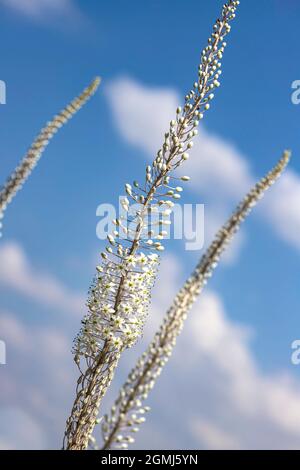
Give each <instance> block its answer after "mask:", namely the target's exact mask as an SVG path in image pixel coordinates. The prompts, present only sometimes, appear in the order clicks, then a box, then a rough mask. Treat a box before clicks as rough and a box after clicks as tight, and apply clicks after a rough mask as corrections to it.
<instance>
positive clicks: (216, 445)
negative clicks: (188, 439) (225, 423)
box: [192, 419, 240, 450]
mask: <svg viewBox="0 0 300 470" xmlns="http://www.w3.org/2000/svg"><path fill="white" fill-rule="evenodd" d="M192 430H193V432H194V433H195V435H196V436H197V438H198V439H199V441H202V442H203V443H204V444H205V447H206V448H207V449H208V450H215V449H218V450H230V449H233V450H238V449H239V448H240V444H239V439H238V436H234V435H232V434H230V433H228V430H223V429H220V427H218V426H215V425H214V424H213V423H211V422H210V421H205V420H201V419H199V420H198V421H196V420H195V422H194V423H192Z"/></svg>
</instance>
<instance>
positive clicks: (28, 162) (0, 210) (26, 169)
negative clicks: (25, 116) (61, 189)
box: [0, 78, 100, 236]
mask: <svg viewBox="0 0 300 470" xmlns="http://www.w3.org/2000/svg"><path fill="white" fill-rule="evenodd" d="M99 84H100V79H99V78H96V79H95V80H93V82H92V83H91V84H90V85H89V86H88V87H87V88H85V89H84V90H83V92H82V93H81V94H80V95H79V96H78V97H76V98H75V99H74V100H73V101H71V103H70V104H68V106H66V107H65V108H64V109H63V110H62V111H61V112H60V113H59V114H57V115H56V116H54V118H53V119H52V120H51V121H49V122H47V124H46V126H45V127H44V128H43V129H42V130H41V131H40V133H39V135H38V136H37V137H36V139H35V140H34V141H33V143H32V145H31V147H30V148H29V150H28V151H27V153H26V155H25V157H24V158H23V159H22V160H21V162H20V163H19V165H18V166H17V168H16V169H15V170H14V172H13V173H12V174H11V175H10V176H9V178H8V179H7V181H6V183H5V184H4V186H3V187H1V188H0V236H1V228H2V222H1V220H2V219H3V216H4V211H5V210H6V208H7V206H8V204H9V203H10V202H11V201H12V199H13V198H14V196H15V195H16V193H17V192H18V191H19V190H20V189H21V188H22V186H23V184H24V183H25V181H26V180H27V178H28V177H29V175H30V174H31V172H32V170H33V169H34V167H35V166H36V164H37V163H38V161H39V159H40V158H41V155H42V153H43V152H44V150H45V148H46V147H47V145H48V144H49V142H50V140H51V139H52V137H53V136H54V134H55V133H56V132H57V131H58V129H59V128H60V127H62V126H63V125H64V124H66V122H67V121H69V119H71V117H72V116H73V115H74V114H76V113H77V111H79V109H80V108H81V107H82V106H83V105H84V104H85V103H86V102H87V101H88V99H89V98H90V97H91V96H92V95H93V94H94V93H95V91H96V90H97V88H98V86H99Z"/></svg>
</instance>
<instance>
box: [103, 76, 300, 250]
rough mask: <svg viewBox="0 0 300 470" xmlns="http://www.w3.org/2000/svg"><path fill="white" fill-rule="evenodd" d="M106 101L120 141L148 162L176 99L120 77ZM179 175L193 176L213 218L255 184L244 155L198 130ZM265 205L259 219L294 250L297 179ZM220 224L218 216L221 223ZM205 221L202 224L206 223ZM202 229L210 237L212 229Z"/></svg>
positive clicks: (286, 179) (299, 201)
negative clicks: (136, 150) (118, 131)
mask: <svg viewBox="0 0 300 470" xmlns="http://www.w3.org/2000/svg"><path fill="white" fill-rule="evenodd" d="M107 97H108V100H109V103H110V105H111V107H112V110H113V113H114V118H115V121H116V124H117V126H118V128H119V130H120V132H121V134H122V136H123V137H124V138H125V139H126V140H127V141H128V142H129V143H131V144H133V145H136V146H138V147H139V148H140V149H141V150H143V152H146V153H147V154H149V156H151V158H152V157H153V155H154V154H155V152H156V151H157V149H158V148H159V146H160V145H161V142H162V141H163V138H162V137H163V135H164V132H165V131H166V130H167V126H168V122H169V121H170V119H171V118H173V117H174V112H175V109H176V106H177V105H178V104H179V103H180V102H181V99H180V98H179V95H178V94H177V93H176V92H175V91H173V90H170V89H169V88H154V87H146V86H144V85H141V84H140V83H138V82H136V81H134V80H131V79H128V78H119V79H117V80H115V81H114V82H112V83H111V84H110V86H109V87H108V88H107ZM274 158H275V157H274ZM184 173H187V174H190V175H191V176H192V180H191V183H189V184H190V185H191V188H192V189H193V190H194V191H195V192H197V193H198V194H199V195H200V197H201V198H202V197H203V196H204V197H205V203H206V202H207V201H211V204H212V205H211V207H210V210H211V212H212V213H214V214H215V213H217V214H218V213H221V212H223V211H224V209H226V208H228V207H230V208H231V209H232V208H233V207H234V206H235V204H236V203H237V202H238V201H239V198H240V197H242V196H243V195H244V193H246V192H247V191H248V190H249V189H250V187H251V186H252V184H253V182H254V180H256V179H257V178H256V177H255V176H254V175H253V174H252V171H251V168H250V166H249V163H248V161H247V159H246V158H245V156H243V155H242V154H241V153H240V151H239V150H238V149H236V148H235V146H234V145H233V144H231V143H228V142H226V141H225V140H224V139H223V138H220V137H218V136H216V135H213V134H212V133H210V132H208V131H207V130H205V128H203V126H201V127H200V130H199V136H198V137H197V138H196V139H195V146H194V149H193V155H192V158H190V160H189V161H188V162H187V163H186V166H185V170H184ZM265 200H266V202H265V204H263V206H262V207H263V208H264V211H263V220H267V221H268V222H269V223H270V224H271V226H272V227H273V228H274V229H275V231H276V232H277V234H278V235H279V236H280V237H281V238H282V239H284V240H285V241H286V242H288V243H290V244H291V245H292V246H294V247H296V248H297V249H299V248H300V242H299V237H298V234H299V229H300V211H299V209H298V208H299V206H300V177H299V175H297V174H296V173H294V172H293V171H289V172H287V173H286V174H285V175H284V176H283V177H282V178H281V181H280V182H279V183H277V184H276V186H275V187H274V189H272V190H270V194H268V195H266V197H265ZM260 213H262V211H260ZM214 217H215V218H216V216H214ZM223 221H224V220H223V219H222V217H221V218H220V222H223ZM208 222H209V220H208V219H207V221H206V224H207V223H208ZM207 229H208V232H209V233H211V227H207Z"/></svg>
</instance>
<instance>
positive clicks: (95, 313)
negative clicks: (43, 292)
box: [74, 253, 159, 360]
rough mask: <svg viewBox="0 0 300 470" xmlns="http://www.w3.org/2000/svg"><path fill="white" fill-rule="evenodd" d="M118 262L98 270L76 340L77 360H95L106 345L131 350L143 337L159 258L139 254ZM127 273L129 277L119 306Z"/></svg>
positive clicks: (106, 263)
mask: <svg viewBox="0 0 300 470" xmlns="http://www.w3.org/2000/svg"><path fill="white" fill-rule="evenodd" d="M111 255H112V253H111ZM118 257H119V259H118ZM115 258H116V260H117V261H112V260H109V259H106V260H105V261H104V264H103V265H101V266H98V267H97V270H98V275H97V277H96V279H95V282H94V284H93V286H92V287H91V289H90V298H89V301H88V307H89V313H88V315H87V316H86V317H85V318H84V320H83V321H82V323H83V327H82V330H81V332H80V334H79V335H78V337H77V338H76V340H75V348H74V349H75V351H74V352H75V354H77V355H78V356H77V357H78V360H79V357H80V356H82V355H83V356H86V357H89V358H90V357H93V356H95V355H96V354H98V352H99V350H101V349H102V347H103V345H104V343H105V342H108V343H109V345H110V349H111V348H115V349H124V348H126V347H130V346H132V344H133V343H134V342H135V341H136V339H137V338H138V337H139V336H140V335H141V333H142V328H143V324H144V321H145V318H146V315H147V312H148V307H149V303H150V297H151V295H150V293H151V287H152V285H153V283H154V280H155V276H156V271H157V265H158V262H159V257H158V255H157V254H155V253H153V254H150V255H145V254H144V253H139V254H137V255H131V256H126V255H125V256H124V257H122V258H121V256H120V255H115ZM124 272H126V273H127V275H126V279H125V280H124V282H123V284H122V289H121V290H120V292H119V297H118V302H117V305H116V295H117V291H118V289H119V286H120V278H121V276H122V275H123V273H124Z"/></svg>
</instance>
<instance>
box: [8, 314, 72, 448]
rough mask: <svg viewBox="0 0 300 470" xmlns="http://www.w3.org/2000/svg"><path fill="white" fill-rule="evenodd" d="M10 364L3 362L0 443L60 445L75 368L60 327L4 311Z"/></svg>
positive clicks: (16, 445) (53, 446)
mask: <svg viewBox="0 0 300 470" xmlns="http://www.w3.org/2000/svg"><path fill="white" fill-rule="evenodd" d="M0 332H1V338H2V339H3V340H4V341H5V343H6V346H7V364H6V365H4V366H1V406H0V448H3V449H7V448H10V449H40V448H59V447H60V444H61V442H60V441H61V436H62V433H63V429H64V422H65V417H66V414H67V412H68V410H69V408H70V407H71V401H72V398H73V394H74V387H75V382H76V375H77V374H76V368H75V366H74V364H73V361H72V355H71V352H70V349H71V345H72V340H71V338H69V337H68V334H67V333H66V332H64V331H62V327H61V326H60V328H58V327H53V326H51V325H45V326H44V325H32V324H30V323H29V322H26V321H24V320H22V319H21V318H18V316H17V315H15V314H13V313H11V312H3V311H0Z"/></svg>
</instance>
